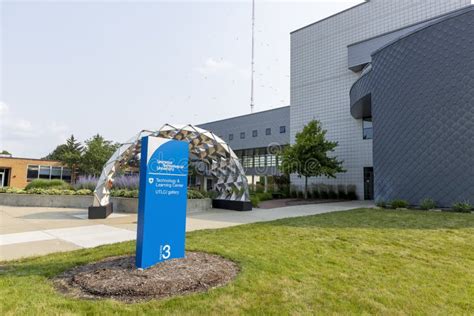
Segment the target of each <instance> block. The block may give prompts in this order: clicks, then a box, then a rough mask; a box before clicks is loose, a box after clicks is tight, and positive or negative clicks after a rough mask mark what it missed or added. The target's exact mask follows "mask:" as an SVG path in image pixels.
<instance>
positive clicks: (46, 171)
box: [39, 166, 51, 180]
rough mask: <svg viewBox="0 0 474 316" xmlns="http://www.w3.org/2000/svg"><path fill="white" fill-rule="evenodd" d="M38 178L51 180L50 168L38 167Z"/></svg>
mask: <svg viewBox="0 0 474 316" xmlns="http://www.w3.org/2000/svg"><path fill="white" fill-rule="evenodd" d="M39 178H40V179H48V180H49V179H50V178H51V166H40V170H39Z"/></svg>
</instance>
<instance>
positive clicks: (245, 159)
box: [243, 156, 253, 168]
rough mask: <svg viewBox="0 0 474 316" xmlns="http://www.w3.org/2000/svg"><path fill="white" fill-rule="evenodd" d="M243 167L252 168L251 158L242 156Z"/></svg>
mask: <svg viewBox="0 0 474 316" xmlns="http://www.w3.org/2000/svg"><path fill="white" fill-rule="evenodd" d="M243 165H244V168H252V167H253V156H244V157H243Z"/></svg>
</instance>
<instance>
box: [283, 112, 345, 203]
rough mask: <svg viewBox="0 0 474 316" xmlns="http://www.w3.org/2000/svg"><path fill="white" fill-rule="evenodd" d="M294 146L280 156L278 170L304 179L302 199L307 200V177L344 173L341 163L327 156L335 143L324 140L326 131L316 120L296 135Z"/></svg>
mask: <svg viewBox="0 0 474 316" xmlns="http://www.w3.org/2000/svg"><path fill="white" fill-rule="evenodd" d="M295 140H296V141H295V144H293V145H291V146H289V147H287V148H286V149H285V150H284V151H283V153H282V154H281V158H282V160H281V161H282V163H281V167H280V169H281V170H282V171H283V172H285V173H288V174H290V173H296V174H297V175H298V176H299V177H304V178H305V184H304V197H305V199H307V198H308V177H320V176H326V177H328V178H335V177H336V173H340V172H345V170H344V169H343V168H342V163H343V162H342V161H339V160H337V157H330V156H328V154H329V153H330V152H333V151H334V149H335V148H336V147H337V144H338V143H337V142H331V141H328V140H326V131H325V130H323V129H322V128H321V123H320V122H319V121H316V120H312V121H311V122H309V123H308V124H307V125H306V126H305V127H304V128H303V130H302V131H301V132H299V133H297V134H296V139H295Z"/></svg>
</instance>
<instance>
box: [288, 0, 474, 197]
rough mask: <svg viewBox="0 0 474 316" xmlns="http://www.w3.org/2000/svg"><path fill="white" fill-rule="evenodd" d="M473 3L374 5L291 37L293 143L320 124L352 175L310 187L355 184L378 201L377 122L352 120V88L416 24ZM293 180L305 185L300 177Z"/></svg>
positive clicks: (441, 0) (389, 1)
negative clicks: (378, 54)
mask: <svg viewBox="0 0 474 316" xmlns="http://www.w3.org/2000/svg"><path fill="white" fill-rule="evenodd" d="M470 4H471V1H470V0H397V1H393V0H370V1H366V2H364V3H362V4H360V5H357V6H355V7H352V8H350V9H348V10H345V11H343V12H340V13H338V14H336V15H334V16H331V17H329V18H326V19H324V20H321V21H319V22H316V23H313V24H311V25H308V26H306V27H303V28H301V29H299V30H296V31H294V32H292V33H291V87H290V92H291V102H290V104H291V109H290V140H291V141H293V140H294V138H295V135H296V133H297V132H299V131H301V130H302V129H303V127H304V126H305V125H306V124H307V123H308V122H309V121H310V120H312V119H317V120H319V121H321V123H322V126H323V128H324V129H326V130H327V137H328V138H329V139H330V140H334V141H338V143H339V146H338V147H337V149H336V151H335V155H337V156H338V158H339V159H341V160H343V161H344V168H345V169H346V170H347V172H346V173H342V174H339V175H338V176H337V178H336V179H325V178H312V179H310V182H312V183H325V184H332V185H337V184H354V185H356V187H357V194H358V196H359V198H366V199H373V198H374V187H373V182H374V169H373V168H374V161H373V143H372V138H373V135H372V132H373V128H372V121H371V118H370V117H360V118H357V119H354V117H352V116H351V113H350V111H349V110H348V109H350V97H349V92H350V89H351V87H352V85H353V84H354V82H355V81H356V80H358V78H359V77H360V76H361V73H362V70H363V68H364V67H365V66H366V64H368V62H370V58H371V52H373V51H375V50H377V49H378V48H380V47H381V46H383V45H385V44H386V43H387V42H389V41H390V40H393V39H394V38H397V37H399V36H400V35H401V34H402V33H403V32H405V33H406V32H410V31H411V29H410V28H411V27H417V26H416V25H417V24H418V25H419V24H421V23H426V22H427V20H430V19H432V18H435V17H437V16H440V15H443V14H446V13H448V12H451V11H454V10H457V9H460V8H463V7H466V6H468V5H470ZM399 32H401V33H399ZM375 177H377V175H376V176H375ZM291 180H292V183H293V184H296V185H303V183H302V179H299V178H298V177H296V176H294V177H292V179H291Z"/></svg>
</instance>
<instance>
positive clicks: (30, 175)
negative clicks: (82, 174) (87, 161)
mask: <svg viewBox="0 0 474 316" xmlns="http://www.w3.org/2000/svg"><path fill="white" fill-rule="evenodd" d="M35 179H45V180H54V179H61V180H64V181H66V182H71V169H69V168H67V167H64V166H63V165H62V164H61V162H59V161H54V160H44V159H30V158H16V157H0V187H12V188H18V189H23V188H25V187H26V186H27V184H28V183H29V182H31V181H32V180H35Z"/></svg>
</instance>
